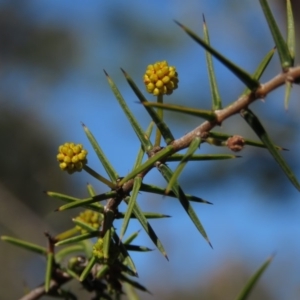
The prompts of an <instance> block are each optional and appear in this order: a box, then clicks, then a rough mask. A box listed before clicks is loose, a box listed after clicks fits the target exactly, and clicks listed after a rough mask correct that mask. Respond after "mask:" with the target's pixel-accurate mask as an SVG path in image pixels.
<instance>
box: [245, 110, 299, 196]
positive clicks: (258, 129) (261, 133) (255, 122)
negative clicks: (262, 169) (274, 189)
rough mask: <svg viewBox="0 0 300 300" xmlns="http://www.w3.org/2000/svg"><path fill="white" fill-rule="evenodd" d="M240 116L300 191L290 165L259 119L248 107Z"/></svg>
mask: <svg viewBox="0 0 300 300" xmlns="http://www.w3.org/2000/svg"><path fill="white" fill-rule="evenodd" d="M241 115H242V117H243V118H244V119H245V120H246V122H247V123H248V124H249V126H250V127H251V128H252V129H253V131H254V132H255V133H256V134H257V136H258V137H259V138H260V139H261V141H262V142H263V143H264V144H265V145H266V147H267V149H268V150H269V152H270V153H271V155H272V156H273V157H274V159H275V160H276V162H277V163H278V164H279V165H280V167H281V168H282V170H283V171H284V173H285V175H286V176H287V177H288V178H289V180H290V181H291V183H292V184H293V185H294V186H295V187H296V188H297V189H298V190H299V191H300V184H299V182H298V180H297V178H296V177H295V175H294V174H293V172H292V170H291V169H290V167H289V166H288V165H287V163H286V162H285V160H284V159H283V157H282V156H281V155H280V153H279V152H278V150H277V149H276V147H275V146H274V144H273V143H272V141H271V139H270V137H269V136H268V134H267V132H266V131H265V129H264V127H263V126H262V124H261V123H260V121H259V119H258V118H257V117H256V116H255V115H254V113H253V112H252V111H251V110H250V109H244V110H242V111H241Z"/></svg>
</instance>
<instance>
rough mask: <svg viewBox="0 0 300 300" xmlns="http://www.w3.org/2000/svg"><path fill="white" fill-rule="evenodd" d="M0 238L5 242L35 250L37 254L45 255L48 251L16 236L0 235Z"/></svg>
mask: <svg viewBox="0 0 300 300" xmlns="http://www.w3.org/2000/svg"><path fill="white" fill-rule="evenodd" d="M1 240H2V241H5V242H8V243H10V244H13V245H15V246H18V247H20V248H23V249H25V250H29V251H32V252H35V253H37V254H41V255H47V253H48V251H47V249H46V248H44V247H41V246H39V245H36V244H33V243H29V242H26V241H23V240H20V239H16V238H13V237H9V236H5V235H3V236H1Z"/></svg>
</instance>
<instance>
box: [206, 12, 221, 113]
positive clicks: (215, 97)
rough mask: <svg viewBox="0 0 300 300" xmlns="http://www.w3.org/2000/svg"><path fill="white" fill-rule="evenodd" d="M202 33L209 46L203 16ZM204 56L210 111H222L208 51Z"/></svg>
mask: <svg viewBox="0 0 300 300" xmlns="http://www.w3.org/2000/svg"><path fill="white" fill-rule="evenodd" d="M203 33H204V41H205V42H206V44H207V45H209V44H210V42H209V34H208V29H207V25H206V22H205V18H204V15H203ZM205 56H206V64H207V71H208V78H209V85H210V92H211V97H212V109H213V110H217V109H222V100H221V97H220V94H219V90H218V85H217V80H216V75H215V71H214V65H213V61H212V56H211V54H210V53H209V52H208V51H205Z"/></svg>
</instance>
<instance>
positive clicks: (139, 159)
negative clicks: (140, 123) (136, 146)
mask: <svg viewBox="0 0 300 300" xmlns="http://www.w3.org/2000/svg"><path fill="white" fill-rule="evenodd" d="M153 126H154V122H152V121H151V122H150V124H149V126H148V128H147V130H146V132H145V134H146V135H145V138H146V139H148V140H149V143H150V144H151V147H152V143H151V142H150V136H151V133H152V130H153ZM144 155H145V150H144V147H143V146H141V148H140V150H139V153H138V155H137V157H136V160H135V163H134V166H133V170H134V169H135V168H136V167H138V166H139V165H141V163H142V161H143V157H144Z"/></svg>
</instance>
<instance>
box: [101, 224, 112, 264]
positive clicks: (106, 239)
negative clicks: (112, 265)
mask: <svg viewBox="0 0 300 300" xmlns="http://www.w3.org/2000/svg"><path fill="white" fill-rule="evenodd" d="M110 243H111V228H110V227H108V228H107V229H106V232H105V234H104V238H103V257H104V259H109V249H110Z"/></svg>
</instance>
